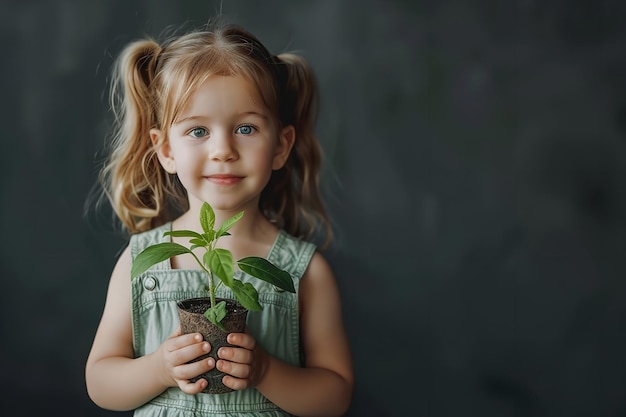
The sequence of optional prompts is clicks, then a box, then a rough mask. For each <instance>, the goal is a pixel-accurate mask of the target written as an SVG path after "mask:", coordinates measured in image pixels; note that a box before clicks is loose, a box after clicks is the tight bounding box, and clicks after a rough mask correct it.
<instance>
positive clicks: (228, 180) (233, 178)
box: [206, 174, 243, 185]
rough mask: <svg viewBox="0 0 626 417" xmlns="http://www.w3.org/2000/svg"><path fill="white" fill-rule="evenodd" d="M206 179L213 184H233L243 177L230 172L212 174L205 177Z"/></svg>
mask: <svg viewBox="0 0 626 417" xmlns="http://www.w3.org/2000/svg"><path fill="white" fill-rule="evenodd" d="M206 179H207V180H209V181H210V182H212V183H213V184H218V185H234V184H237V183H239V182H240V181H241V180H242V179H243V177H239V176H237V175H231V174H214V175H209V176H208V177H206Z"/></svg>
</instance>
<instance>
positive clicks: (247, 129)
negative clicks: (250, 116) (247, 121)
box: [236, 125, 256, 135]
mask: <svg viewBox="0 0 626 417" xmlns="http://www.w3.org/2000/svg"><path fill="white" fill-rule="evenodd" d="M255 129H256V128H255V127H253V126H250V125H243V126H239V127H238V128H237V130H236V132H237V133H240V134H242V135H251V134H252V133H254V130H255Z"/></svg>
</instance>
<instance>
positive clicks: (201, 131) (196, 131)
mask: <svg viewBox="0 0 626 417" xmlns="http://www.w3.org/2000/svg"><path fill="white" fill-rule="evenodd" d="M207 133H208V132H207V130H206V129H205V128H203V127H194V128H193V129H191V130H190V131H189V136H191V137H193V138H202V137H204V136H206V135H207Z"/></svg>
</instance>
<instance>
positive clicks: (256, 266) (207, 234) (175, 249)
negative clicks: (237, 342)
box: [131, 203, 296, 331]
mask: <svg viewBox="0 0 626 417" xmlns="http://www.w3.org/2000/svg"><path fill="white" fill-rule="evenodd" d="M243 214H244V212H243V211H241V212H239V213H237V214H236V215H234V216H233V217H231V218H229V219H227V220H225V221H224V222H223V223H222V224H221V225H220V226H219V228H218V229H217V230H215V213H214V211H213V208H212V207H211V206H210V205H209V204H208V203H204V204H202V207H201V209H200V225H201V226H202V233H197V232H194V231H191V230H172V231H170V232H165V233H164V234H163V235H164V236H172V237H187V238H190V239H189V244H190V246H189V248H187V247H185V246H183V245H180V244H178V243H173V242H163V243H157V244H154V245H152V246H149V247H147V248H146V249H144V250H143V251H142V252H141V253H140V254H139V255H137V257H136V258H135V260H134V262H133V266H132V269H131V277H132V278H135V277H136V276H138V275H140V274H141V273H143V272H145V271H146V270H148V268H150V267H151V266H153V265H155V264H157V263H159V262H162V261H165V260H167V259H169V258H171V257H173V256H177V255H182V254H184V253H189V254H191V255H192V256H193V257H194V259H195V260H196V261H197V262H198V265H200V267H201V268H202V270H204V271H205V272H206V274H207V278H208V279H207V281H208V282H207V283H208V285H207V286H206V287H205V290H206V291H207V292H208V293H209V298H210V307H209V308H208V309H207V310H206V311H205V312H204V316H205V317H206V318H207V319H208V320H209V321H210V322H211V323H213V324H215V325H216V326H217V327H219V328H220V329H222V330H224V331H225V330H226V329H225V328H224V326H223V325H222V324H221V321H222V319H223V318H224V317H225V316H226V313H227V311H226V302H225V301H220V302H219V303H216V299H215V294H216V291H217V289H218V288H219V287H220V286H221V285H225V286H227V287H228V288H230V289H231V290H232V291H233V294H234V295H235V298H236V299H237V301H238V302H239V303H240V304H241V305H242V306H243V307H245V308H247V309H248V310H252V311H260V310H262V309H263V307H262V306H261V304H259V294H258V292H257V290H256V288H254V286H253V285H252V284H250V283H249V282H247V283H245V284H244V283H243V282H241V281H240V280H238V279H236V278H235V276H234V274H235V261H234V259H233V255H232V253H231V252H230V251H229V250H227V249H222V248H216V247H215V245H216V244H217V241H218V240H219V239H220V238H221V237H222V236H229V235H230V233H228V230H230V228H231V227H232V226H233V225H234V224H235V223H237V222H238V221H239V220H240V219H241V218H242V217H243ZM197 248H204V250H205V253H204V255H203V257H202V261H201V260H200V258H198V256H196V254H195V253H194V252H193V251H194V249H197ZM237 266H238V267H239V269H240V270H242V271H243V272H245V273H247V274H249V275H252V276H253V277H255V278H258V279H260V280H263V281H266V282H268V283H270V284H272V285H275V286H276V287H278V288H281V289H283V290H285V291H289V292H292V293H295V292H296V290H295V288H294V286H293V281H292V279H291V276H290V275H289V273H288V272H286V271H283V270H282V269H279V268H278V267H276V266H275V265H274V264H272V263H271V262H269V261H268V260H266V259H264V258H260V257H257V256H250V257H246V258H243V259H240V260H238V261H237ZM215 278H217V282H216V279H215Z"/></svg>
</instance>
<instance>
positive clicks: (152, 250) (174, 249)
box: [130, 242, 191, 278]
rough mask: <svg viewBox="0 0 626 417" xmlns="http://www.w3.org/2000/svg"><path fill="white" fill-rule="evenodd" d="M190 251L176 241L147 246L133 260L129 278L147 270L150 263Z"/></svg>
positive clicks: (156, 262) (153, 263)
mask: <svg viewBox="0 0 626 417" xmlns="http://www.w3.org/2000/svg"><path fill="white" fill-rule="evenodd" d="M190 252H191V251H190V250H189V249H187V248H186V247H184V246H183V245H179V244H178V243H172V242H163V243H157V244H155V245H152V246H149V247H147V248H146V249H144V250H143V251H142V252H141V253H140V254H139V255H137V257H136V258H135V260H134V261H133V266H132V268H131V270H130V276H131V278H135V277H136V276H138V275H140V274H142V273H143V272H145V271H147V270H148V268H150V267H151V266H152V265H155V264H158V263H159V262H162V261H164V260H166V259H169V258H171V257H172V256H176V255H181V254H183V253H190Z"/></svg>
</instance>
